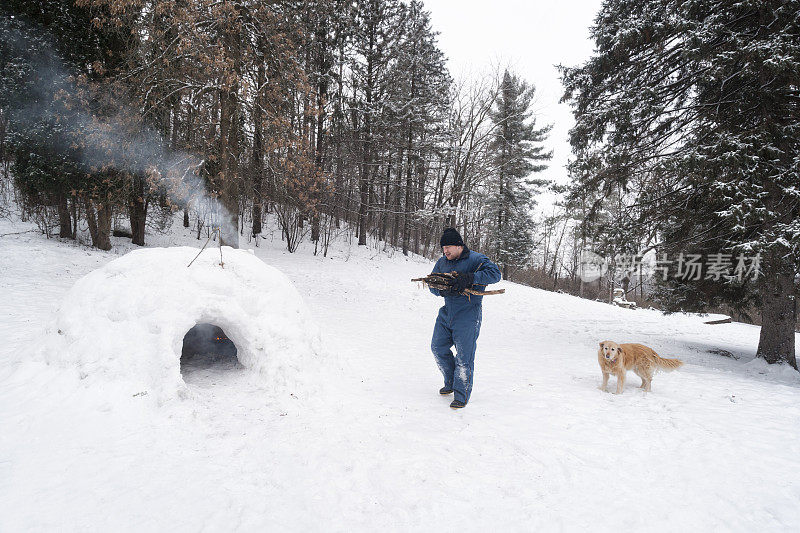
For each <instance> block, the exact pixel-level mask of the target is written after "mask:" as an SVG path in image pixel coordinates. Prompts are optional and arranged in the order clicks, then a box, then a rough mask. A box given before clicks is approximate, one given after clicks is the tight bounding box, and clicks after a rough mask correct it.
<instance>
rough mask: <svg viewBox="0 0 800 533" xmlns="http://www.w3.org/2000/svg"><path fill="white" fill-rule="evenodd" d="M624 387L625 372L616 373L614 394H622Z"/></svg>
mask: <svg viewBox="0 0 800 533" xmlns="http://www.w3.org/2000/svg"><path fill="white" fill-rule="evenodd" d="M624 387H625V372H624V371H623V372H617V392H615V393H614V394H622V389H623V388H624Z"/></svg>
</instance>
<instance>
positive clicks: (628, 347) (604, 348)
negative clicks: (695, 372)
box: [597, 341, 683, 394]
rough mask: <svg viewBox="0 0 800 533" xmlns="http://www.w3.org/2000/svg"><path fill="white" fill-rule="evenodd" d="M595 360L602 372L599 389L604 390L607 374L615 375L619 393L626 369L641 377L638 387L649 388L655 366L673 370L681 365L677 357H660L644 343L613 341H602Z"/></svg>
mask: <svg viewBox="0 0 800 533" xmlns="http://www.w3.org/2000/svg"><path fill="white" fill-rule="evenodd" d="M597 361H598V362H599V363H600V370H602V372H603V384H602V385H601V386H600V390H602V391H603V392H605V390H606V386H607V385H608V376H610V375H611V374H614V375H615V376H617V392H616V393H615V394H621V393H622V388H623V387H624V386H625V374H626V373H627V372H628V370H633V371H634V372H636V375H637V376H639V377H640V378H642V384H641V385H640V386H639V388H640V389H644V390H645V391H649V390H650V383H651V382H652V381H653V374H654V373H655V371H656V369H657V368H661V369H663V370H675V369H676V368H680V367H681V366H682V365H683V361H681V360H679V359H664V358H663V357H660V356H659V355H658V354H657V353H656V352H654V351H653V350H652V348H648V347H647V346H645V345H644V344H617V343H616V342H614V341H603V342H601V343H600V349H599V350H597Z"/></svg>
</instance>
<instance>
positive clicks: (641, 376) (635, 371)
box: [633, 367, 647, 389]
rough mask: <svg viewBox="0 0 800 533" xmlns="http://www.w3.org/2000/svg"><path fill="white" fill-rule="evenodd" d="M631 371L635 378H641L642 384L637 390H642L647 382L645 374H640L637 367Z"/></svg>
mask: <svg viewBox="0 0 800 533" xmlns="http://www.w3.org/2000/svg"><path fill="white" fill-rule="evenodd" d="M633 371H634V373H635V374H636V375H637V376H639V377H640V378H642V384H641V385H639V388H640V389H643V388H644V387H645V385H646V384H647V380H646V379H645V374H644V372H642V371H641V370H639V367H636V368H634V369H633Z"/></svg>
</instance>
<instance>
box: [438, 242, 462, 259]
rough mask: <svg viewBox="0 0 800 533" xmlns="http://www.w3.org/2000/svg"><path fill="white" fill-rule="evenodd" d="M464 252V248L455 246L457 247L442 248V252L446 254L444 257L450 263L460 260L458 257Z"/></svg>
mask: <svg viewBox="0 0 800 533" xmlns="http://www.w3.org/2000/svg"><path fill="white" fill-rule="evenodd" d="M463 250H464V247H463V246H455V245H448V246H442V252H444V256H445V257H446V258H447V260H448V261H452V260H453V259H458V256H460V255H461V252H462V251H463Z"/></svg>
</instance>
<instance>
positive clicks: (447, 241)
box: [439, 228, 464, 246]
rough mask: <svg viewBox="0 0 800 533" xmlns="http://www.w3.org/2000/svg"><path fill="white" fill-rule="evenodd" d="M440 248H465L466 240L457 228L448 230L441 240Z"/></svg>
mask: <svg viewBox="0 0 800 533" xmlns="http://www.w3.org/2000/svg"><path fill="white" fill-rule="evenodd" d="M439 245H440V246H464V240H463V239H462V238H461V235H459V233H458V232H457V231H456V229H455V228H447V229H445V230H444V233H442V238H441V239H440V240H439Z"/></svg>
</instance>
